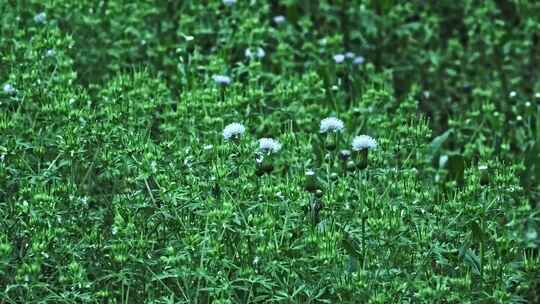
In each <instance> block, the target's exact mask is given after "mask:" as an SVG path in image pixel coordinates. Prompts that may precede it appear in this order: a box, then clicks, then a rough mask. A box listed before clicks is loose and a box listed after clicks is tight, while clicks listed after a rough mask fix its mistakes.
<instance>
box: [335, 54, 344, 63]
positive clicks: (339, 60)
mask: <svg viewBox="0 0 540 304" xmlns="http://www.w3.org/2000/svg"><path fill="white" fill-rule="evenodd" d="M334 61H335V62H336V63H342V62H343V61H345V55H343V54H336V55H334Z"/></svg>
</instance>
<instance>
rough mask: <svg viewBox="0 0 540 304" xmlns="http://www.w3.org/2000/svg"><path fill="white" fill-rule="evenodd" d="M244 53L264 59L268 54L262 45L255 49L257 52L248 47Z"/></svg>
mask: <svg viewBox="0 0 540 304" xmlns="http://www.w3.org/2000/svg"><path fill="white" fill-rule="evenodd" d="M244 55H245V56H246V57H247V58H249V59H254V58H258V59H262V58H264V56H266V52H265V51H264V49H263V48H261V47H258V48H257V49H256V50H255V52H254V51H252V50H251V49H250V48H247V49H246V51H245V52H244Z"/></svg>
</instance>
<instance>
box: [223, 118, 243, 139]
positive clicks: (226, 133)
mask: <svg viewBox="0 0 540 304" xmlns="http://www.w3.org/2000/svg"><path fill="white" fill-rule="evenodd" d="M245 131H246V127H244V125H243V124H241V123H237V122H233V123H231V124H228V125H227V126H225V128H224V129H223V138H225V140H229V139H231V138H235V137H240V136H242V134H244V132H245Z"/></svg>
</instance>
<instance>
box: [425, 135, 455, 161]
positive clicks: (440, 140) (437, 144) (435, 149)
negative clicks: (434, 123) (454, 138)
mask: <svg viewBox="0 0 540 304" xmlns="http://www.w3.org/2000/svg"><path fill="white" fill-rule="evenodd" d="M453 132H454V129H448V130H446V132H444V133H443V134H441V135H439V136H437V137H435V138H434V139H433V141H431V144H430V146H429V151H428V156H429V159H430V160H432V159H433V158H434V157H435V156H436V155H437V154H438V153H439V151H440V150H441V148H442V146H443V144H444V143H445V142H446V141H447V140H448V138H449V137H450V135H451V134H452V133H453Z"/></svg>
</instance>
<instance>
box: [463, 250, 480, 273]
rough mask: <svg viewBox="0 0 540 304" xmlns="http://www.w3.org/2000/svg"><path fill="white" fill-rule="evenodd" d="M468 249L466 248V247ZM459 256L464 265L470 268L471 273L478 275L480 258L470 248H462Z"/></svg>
mask: <svg viewBox="0 0 540 304" xmlns="http://www.w3.org/2000/svg"><path fill="white" fill-rule="evenodd" d="M467 247H468V246H467ZM460 256H461V257H462V258H463V262H464V263H465V265H467V266H469V267H471V269H472V271H473V273H475V274H477V275H480V258H479V257H478V256H477V255H476V254H475V253H474V251H472V250H471V249H470V248H466V247H462V248H461V249H460Z"/></svg>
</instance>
